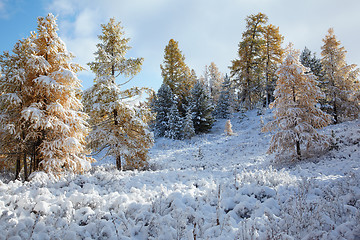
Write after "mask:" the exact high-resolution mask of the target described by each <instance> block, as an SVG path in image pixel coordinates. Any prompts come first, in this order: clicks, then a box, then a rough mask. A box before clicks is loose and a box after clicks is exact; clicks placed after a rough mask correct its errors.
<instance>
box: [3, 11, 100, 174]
mask: <svg viewBox="0 0 360 240" xmlns="http://www.w3.org/2000/svg"><path fill="white" fill-rule="evenodd" d="M57 30H58V28H57V24H56V18H55V17H54V16H53V15H52V14H48V15H47V16H46V17H39V18H38V27H37V32H36V33H32V34H31V37H29V38H27V39H24V40H22V41H19V42H18V44H17V45H16V46H15V48H14V50H13V53H14V54H13V55H12V56H10V55H9V54H4V55H2V57H1V59H2V60H1V62H2V71H4V69H6V70H5V72H6V74H4V78H3V79H2V80H1V83H2V84H1V88H2V90H3V91H4V92H6V94H4V95H3V96H7V97H6V98H3V99H2V101H1V104H0V105H3V103H10V102H11V104H10V105H11V106H10V105H8V108H7V109H6V111H5V115H6V120H7V123H6V125H5V126H6V128H7V129H9V130H10V129H11V130H10V131H8V132H5V133H4V132H3V134H6V133H7V134H10V135H8V136H7V138H8V139H12V140H15V142H16V143H18V145H17V147H16V148H12V149H7V151H15V152H17V153H18V154H17V157H18V159H17V166H18V165H19V156H20V155H21V156H22V159H23V166H24V171H25V179H26V178H27V172H28V171H27V166H28V163H29V168H30V171H29V172H32V171H37V170H44V171H46V172H51V173H54V174H59V173H61V172H64V171H68V170H70V171H72V172H78V173H79V172H84V171H86V170H88V169H90V167H91V165H90V163H91V162H92V161H93V159H92V158H88V157H86V156H85V137H86V135H87V133H88V127H87V124H86V118H87V115H86V114H85V113H83V112H82V111H81V110H82V107H83V106H82V103H81V99H80V97H79V96H80V92H81V82H80V80H79V79H78V78H77V76H76V73H77V72H78V71H80V70H82V67H81V66H80V65H78V64H75V63H71V62H70V61H71V59H72V58H73V55H72V54H71V53H70V52H68V51H67V49H66V46H65V44H64V42H63V41H62V40H61V39H60V38H59V36H58V35H57ZM12 60H14V61H13V62H12V63H10V62H11V61H12ZM5 81H8V83H5ZM11 82H12V83H13V86H12V87H10V86H9V83H11ZM11 119H13V120H11ZM2 120H3V119H2ZM9 127H10V128H9ZM9 147H10V146H9ZM19 154H20V155H19ZM15 156H16V155H15ZM28 160H30V161H28Z"/></svg>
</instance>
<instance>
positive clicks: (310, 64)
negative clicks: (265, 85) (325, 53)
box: [300, 47, 323, 81]
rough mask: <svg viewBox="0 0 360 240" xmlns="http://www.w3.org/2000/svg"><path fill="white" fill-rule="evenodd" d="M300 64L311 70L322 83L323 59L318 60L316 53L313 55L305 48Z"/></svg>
mask: <svg viewBox="0 0 360 240" xmlns="http://www.w3.org/2000/svg"><path fill="white" fill-rule="evenodd" d="M300 62H301V64H302V65H304V66H305V67H307V68H309V69H310V70H311V72H312V73H313V74H314V75H315V76H316V77H318V81H321V78H322V76H323V72H322V65H321V59H319V58H317V57H316V54H315V53H312V52H311V51H310V50H309V49H308V48H307V47H305V48H304V50H303V51H302V52H301V55H300Z"/></svg>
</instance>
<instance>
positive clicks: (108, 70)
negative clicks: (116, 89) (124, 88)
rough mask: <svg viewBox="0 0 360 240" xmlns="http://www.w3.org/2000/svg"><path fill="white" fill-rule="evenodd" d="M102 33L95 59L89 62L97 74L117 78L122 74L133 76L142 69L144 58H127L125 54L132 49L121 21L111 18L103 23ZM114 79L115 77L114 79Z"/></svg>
mask: <svg viewBox="0 0 360 240" xmlns="http://www.w3.org/2000/svg"><path fill="white" fill-rule="evenodd" d="M101 28H102V34H101V35H99V36H98V38H99V40H100V43H98V44H97V45H96V46H97V49H98V50H97V51H96V52H95V53H94V54H95V56H96V57H95V61H94V62H90V63H88V65H89V66H90V69H91V70H92V71H93V72H95V74H96V75H97V76H111V77H112V78H116V77H118V76H120V75H123V76H124V77H131V76H134V75H136V74H137V73H138V72H140V70H141V65H142V62H143V60H144V59H143V58H126V57H125V55H126V53H127V51H128V50H130V49H131V47H130V46H128V42H129V40H130V38H126V37H125V36H124V35H125V32H124V31H123V27H122V26H121V22H116V21H115V18H111V19H110V21H109V22H108V23H107V24H101ZM113 80H114V79H113Z"/></svg>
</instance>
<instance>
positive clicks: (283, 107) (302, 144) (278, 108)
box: [263, 45, 331, 161]
mask: <svg viewBox="0 0 360 240" xmlns="http://www.w3.org/2000/svg"><path fill="white" fill-rule="evenodd" d="M286 54H287V56H286V58H285V60H284V61H283V63H282V64H281V65H280V68H279V70H278V71H277V74H278V80H277V83H276V89H275V93H274V95H275V101H274V102H273V103H272V104H270V107H271V108H273V107H274V108H275V110H274V112H273V113H274V118H275V119H274V120H273V121H271V122H269V123H268V124H266V125H265V127H264V128H263V131H271V130H277V132H276V133H275V134H274V135H273V137H272V139H271V143H270V147H269V150H268V152H269V153H276V157H277V159H278V161H279V160H300V159H302V158H303V157H304V156H305V155H306V154H308V153H309V152H311V151H314V150H317V149H325V148H326V147H327V146H328V145H329V142H328V141H327V139H326V138H325V137H324V136H322V135H321V134H319V133H318V132H317V131H316V128H322V127H325V126H326V125H328V124H329V123H330V122H331V116H330V115H328V114H326V113H324V112H323V111H321V109H320V108H318V107H317V101H318V100H319V99H320V98H321V97H322V93H321V91H320V89H319V88H318V87H317V86H316V81H315V76H314V75H313V74H312V73H308V72H309V69H307V68H305V67H304V66H303V65H302V64H301V63H300V61H299V52H298V51H296V50H294V49H293V48H292V45H290V46H289V47H288V49H287V52H286Z"/></svg>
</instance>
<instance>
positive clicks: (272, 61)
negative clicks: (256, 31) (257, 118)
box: [263, 24, 284, 106]
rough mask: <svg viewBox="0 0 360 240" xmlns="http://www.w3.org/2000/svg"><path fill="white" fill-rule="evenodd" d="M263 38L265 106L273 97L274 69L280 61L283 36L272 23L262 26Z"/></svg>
mask: <svg viewBox="0 0 360 240" xmlns="http://www.w3.org/2000/svg"><path fill="white" fill-rule="evenodd" d="M263 35H264V40H265V46H264V48H263V51H264V53H263V58H264V61H265V66H264V75H265V76H264V77H265V79H264V81H265V83H264V88H265V89H264V90H265V91H264V94H265V103H266V106H268V105H269V104H270V102H272V101H273V100H274V99H273V98H274V96H273V92H274V90H275V83H276V80H277V77H276V70H277V68H278V65H279V64H280V63H281V61H282V57H283V53H284V50H283V48H282V46H281V45H282V43H283V40H284V37H283V36H282V35H281V34H280V31H279V27H275V26H274V25H272V24H269V25H267V26H266V27H265V28H264V33H263Z"/></svg>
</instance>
